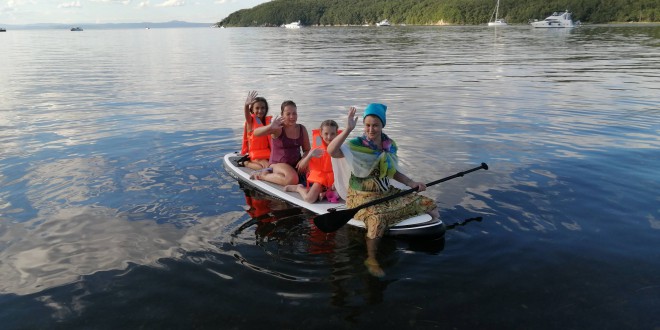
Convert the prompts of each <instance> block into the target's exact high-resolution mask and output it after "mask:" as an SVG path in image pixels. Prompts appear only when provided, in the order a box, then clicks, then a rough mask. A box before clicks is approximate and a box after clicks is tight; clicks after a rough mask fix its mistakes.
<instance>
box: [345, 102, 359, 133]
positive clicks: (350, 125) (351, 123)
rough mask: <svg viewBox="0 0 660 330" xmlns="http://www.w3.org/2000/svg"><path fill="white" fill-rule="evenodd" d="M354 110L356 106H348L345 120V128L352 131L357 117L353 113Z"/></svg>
mask: <svg viewBox="0 0 660 330" xmlns="http://www.w3.org/2000/svg"><path fill="white" fill-rule="evenodd" d="M356 112H357V108H356V107H350V108H348V119H347V121H346V129H347V130H349V131H352V130H353V129H354V128H355V126H356V125H357V120H358V117H357V116H356V115H355V113H356Z"/></svg>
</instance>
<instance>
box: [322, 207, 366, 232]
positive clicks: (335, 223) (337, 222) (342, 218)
mask: <svg viewBox="0 0 660 330" xmlns="http://www.w3.org/2000/svg"><path fill="white" fill-rule="evenodd" d="M358 211H359V209H348V210H341V211H334V212H328V213H325V214H321V215H317V216H316V217H314V225H316V227H317V228H318V229H320V230H321V231H322V232H324V233H332V232H335V231H337V230H339V228H341V227H343V226H344V225H345V224H347V223H348V222H349V221H351V219H353V216H354V215H355V213H357V212H358Z"/></svg>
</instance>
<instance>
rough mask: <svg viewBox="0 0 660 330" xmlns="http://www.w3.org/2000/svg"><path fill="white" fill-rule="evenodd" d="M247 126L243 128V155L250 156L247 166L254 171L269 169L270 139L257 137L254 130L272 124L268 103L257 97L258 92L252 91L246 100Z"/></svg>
mask: <svg viewBox="0 0 660 330" xmlns="http://www.w3.org/2000/svg"><path fill="white" fill-rule="evenodd" d="M244 110H245V126H244V128H243V148H242V149H241V154H244V155H248V157H249V159H248V160H246V161H245V163H244V164H245V166H246V167H248V168H251V169H253V170H261V169H265V168H267V167H268V159H269V158H270V137H268V136H255V135H254V130H256V129H257V128H259V127H262V126H266V125H269V124H270V120H271V116H266V115H267V114H268V102H267V101H266V99H265V98H263V97H258V96H257V91H250V92H249V93H248V96H247V98H246V99H245V107H244Z"/></svg>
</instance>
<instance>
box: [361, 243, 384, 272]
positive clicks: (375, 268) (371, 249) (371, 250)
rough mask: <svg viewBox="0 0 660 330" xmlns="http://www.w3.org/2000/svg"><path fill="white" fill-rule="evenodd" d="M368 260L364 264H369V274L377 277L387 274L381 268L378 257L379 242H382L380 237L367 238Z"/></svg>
mask: <svg viewBox="0 0 660 330" xmlns="http://www.w3.org/2000/svg"><path fill="white" fill-rule="evenodd" d="M366 240H367V260H365V261H364V265H365V266H367V270H368V271H369V274H371V275H373V276H375V277H383V276H385V272H384V271H383V269H382V268H380V264H379V263H378V260H377V259H376V254H378V243H380V238H367V239H366Z"/></svg>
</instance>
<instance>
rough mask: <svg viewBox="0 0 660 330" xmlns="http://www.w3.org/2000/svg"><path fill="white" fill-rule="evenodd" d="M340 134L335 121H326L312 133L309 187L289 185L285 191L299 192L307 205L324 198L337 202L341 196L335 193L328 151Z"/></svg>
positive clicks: (308, 155)
mask: <svg viewBox="0 0 660 330" xmlns="http://www.w3.org/2000/svg"><path fill="white" fill-rule="evenodd" d="M339 132H340V131H339V125H337V123H336V122H335V121H334V120H325V121H323V122H322V123H321V127H320V128H318V129H315V130H313V131H312V150H311V151H310V152H309V153H307V156H306V158H308V159H307V161H308V162H309V172H308V174H307V186H304V185H301V184H298V185H288V186H285V187H284V191H291V192H298V193H299V194H300V196H302V198H303V200H305V202H307V203H314V202H316V201H318V200H322V199H323V198H324V197H325V198H326V199H328V200H329V201H331V202H336V201H337V199H338V198H339V195H338V194H337V193H336V192H335V191H334V186H333V184H334V181H335V178H334V174H333V172H332V163H331V160H330V155H329V154H328V152H327V151H326V149H327V147H328V144H329V143H330V141H332V139H334V138H335V137H336V136H337V134H339Z"/></svg>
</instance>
